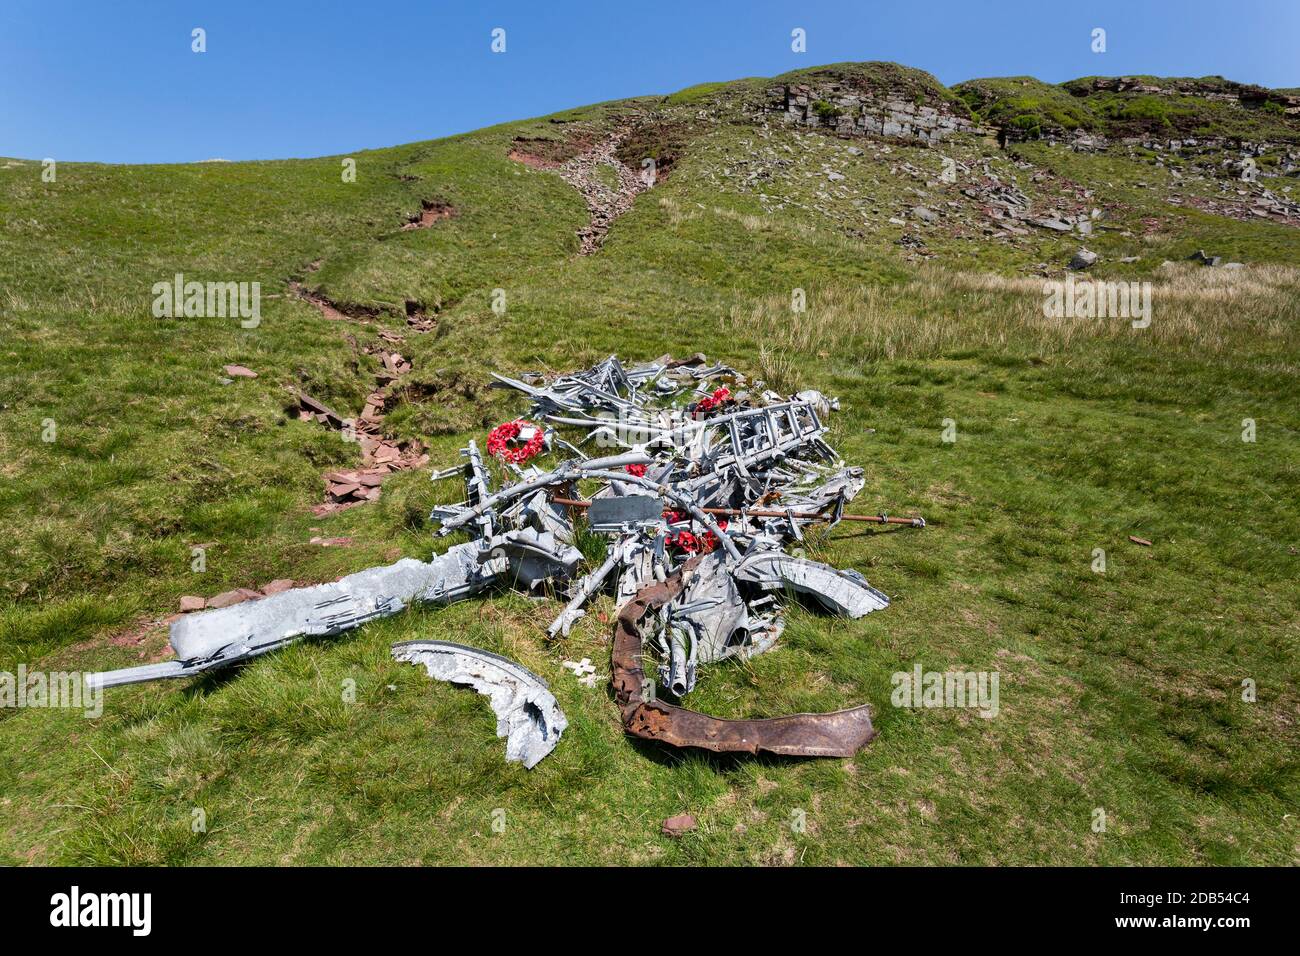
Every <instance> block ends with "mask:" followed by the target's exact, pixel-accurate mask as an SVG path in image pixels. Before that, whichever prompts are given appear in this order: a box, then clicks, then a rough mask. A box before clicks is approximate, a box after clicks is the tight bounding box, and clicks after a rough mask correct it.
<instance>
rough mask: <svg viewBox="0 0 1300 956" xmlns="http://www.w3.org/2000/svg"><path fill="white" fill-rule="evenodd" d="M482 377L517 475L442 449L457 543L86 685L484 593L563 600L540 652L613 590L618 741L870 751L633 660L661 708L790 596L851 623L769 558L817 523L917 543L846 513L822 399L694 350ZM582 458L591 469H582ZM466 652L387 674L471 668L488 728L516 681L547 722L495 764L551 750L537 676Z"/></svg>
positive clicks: (210, 627)
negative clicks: (459, 490) (582, 542)
mask: <svg viewBox="0 0 1300 956" xmlns="http://www.w3.org/2000/svg"><path fill="white" fill-rule="evenodd" d="M493 377H494V378H495V379H496V382H495V384H496V385H497V386H498V387H501V388H506V389H513V390H515V391H518V392H520V393H522V394H523V395H525V396H527V397H528V398H529V399H530V400H531V409H530V410H529V412H528V415H529V416H530V417H531V418H532V419H533V420H534V421H528V420H525V419H517V420H515V421H513V422H510V423H508V425H509V427H502V428H498V429H496V430H494V432H493V437H492V441H491V442H490V443H489V444H490V448H491V449H492V452H493V455H494V456H495V457H496V458H498V459H499V461H500V467H501V468H502V469H504V470H505V472H506V473H507V474H510V475H512V476H513V478H514V479H515V480H513V481H510V482H508V483H506V484H504V485H502V486H500V487H495V488H494V481H493V477H492V473H491V471H490V470H489V468H488V467H487V465H486V463H485V462H484V459H483V456H482V455H481V454H480V452H479V449H478V445H477V443H476V442H474V441H473V440H471V441H470V442H469V444H468V445H467V446H466V447H465V448H464V449H462V452H461V454H462V457H463V458H464V462H463V463H462V464H460V465H458V466H456V467H453V468H449V469H446V470H443V471H439V472H435V473H434V475H433V478H434V480H442V479H446V478H450V477H453V476H459V477H461V478H462V479H463V480H464V483H465V499H464V500H463V501H462V502H460V503H458V504H452V505H440V506H438V507H436V508H434V509H433V511H432V513H431V515H430V517H431V519H432V520H433V521H436V522H437V523H438V524H439V529H438V535H439V536H444V537H445V536H447V535H450V534H452V533H454V532H464V533H465V534H467V535H468V536H469V540H467V541H464V542H461V543H459V544H455V545H453V546H452V547H451V548H449V549H448V550H447V551H446V552H445V553H443V554H442V555H439V556H435V557H434V558H433V559H432V560H431V561H428V562H420V561H415V560H412V559H405V560H403V561H399V562H397V563H396V564H394V565H391V566H388V567H380V568H371V569H369V570H367V571H361V572H359V573H357V574H353V575H349V576H348V577H345V578H343V579H341V580H340V581H338V582H335V583H333V584H324V585H318V586H316V587H311V588H297V589H292V590H288V591H284V592H282V593H280V594H276V595H273V596H270V597H266V598H264V599H262V600H260V601H256V602H249V603H243V604H238V605H235V606H233V607H229V608H221V609H214V610H209V611H205V612H202V613H199V614H194V615H191V616H189V617H186V618H183V619H181V620H179V621H177V622H176V623H174V624H173V625H172V629H171V643H172V647H173V648H174V649H175V651H176V655H177V659H176V660H175V661H171V662H168V663H166V664H158V665H150V666H147V667H140V668H128V669H126V670H122V671H111V672H107V673H104V674H100V675H96V678H95V679H96V681H97V682H98V683H100V684H101V685H102V686H111V685H114V684H124V683H133V682H136V681H140V680H154V679H157V678H163V677H184V676H189V675H192V674H195V673H199V672H201V671H204V670H207V669H210V668H214V667H222V666H226V665H229V664H231V663H234V662H236V661H241V660H246V659H248V658H251V657H255V656H257V655H260V654H263V653H266V652H268V651H271V650H274V649H276V648H279V647H282V646H284V645H286V644H288V643H291V642H293V641H295V640H298V639H299V638H301V637H303V636H307V635H326V636H328V635H333V634H337V633H340V632H342V631H345V630H348V629H350V628H353V627H357V626H358V625H360V624H362V623H364V622H366V621H369V620H373V619H375V618H378V617H385V616H388V615H391V614H395V613H397V612H399V611H401V610H402V609H403V608H405V607H406V606H408V605H409V604H412V603H416V602H434V603H449V602H451V601H456V600H460V599H462V598H465V597H468V596H470V595H473V594H478V593H482V592H483V591H485V590H487V589H489V588H491V587H494V586H509V587H514V588H518V589H521V590H523V591H525V592H528V593H534V594H539V595H547V594H554V593H562V594H563V595H565V596H566V597H567V598H568V602H567V603H566V605H565V607H564V608H563V610H562V611H561V612H560V613H559V615H558V616H557V617H556V618H555V620H554V621H553V623H552V624H551V626H550V628H549V629H548V633H549V634H550V636H551V637H553V638H554V637H557V636H559V635H567V634H568V633H569V630H570V628H571V627H572V626H573V625H574V623H575V622H577V621H578V620H580V619H581V618H582V617H583V615H584V614H585V606H586V605H587V603H588V602H589V601H590V600H591V599H592V598H593V597H594V596H596V595H597V594H599V593H601V592H602V591H604V590H611V591H612V592H613V593H614V596H615V601H616V604H617V608H618V612H619V613H618V619H617V622H616V625H615V635H614V646H613V649H612V663H613V668H612V671H613V673H612V682H613V686H614V692H615V698H616V700H617V701H618V703H619V705H620V707H621V708H622V711H623V722H624V726H625V727H626V729H627V730H628V732H629V733H632V734H634V735H637V736H642V737H647V738H651V739H657V740H661V741H664V742H666V743H669V744H673V745H675V746H692V747H704V748H708V749H711V750H716V751H743V752H750V753H756V752H758V751H760V750H765V751H769V752H773V753H782V754H794V755H802V756H827V755H841V756H843V755H847V754H852V753H853V752H854V751H856V750H857V749H858V748H860V747H862V746H864V745H865V744H866V743H867V742H868V741H870V739H871V738H872V737H873V736H874V731H873V730H872V728H871V721H870V717H869V715H868V708H867V706H866V705H863V706H860V707H856V708H853V709H850V710H846V711H840V712H838V713H836V714H797V715H793V716H790V717H783V718H775V719H772V720H758V721H727V720H720V719H719V718H714V717H709V716H707V715H704V714H698V713H695V712H693V711H689V710H686V709H684V708H681V707H676V706H672V705H669V704H665V703H662V702H660V701H658V700H656V699H655V683H654V682H653V681H651V680H650V679H648V678H647V677H646V675H645V672H644V670H643V668H642V663H641V662H642V658H643V657H647V656H648V657H651V658H653V659H654V660H655V662H656V665H657V666H656V668H655V673H656V676H657V677H658V682H659V684H660V685H661V686H662V687H663V688H664V689H665V690H666V691H667V692H668V693H670V694H671V695H672V696H674V697H676V698H678V699H681V698H683V697H685V696H687V695H688V694H690V692H691V690H692V689H693V688H694V686H695V682H696V679H697V676H698V671H699V668H700V667H701V666H703V665H707V664H710V663H714V662H717V661H721V660H725V659H727V658H730V657H741V658H746V657H750V656H752V655H754V654H760V653H763V652H764V651H766V650H768V649H770V648H771V647H772V646H773V645H774V644H775V643H776V641H777V639H778V638H779V636H780V634H781V630H782V627H783V626H784V616H783V611H784V608H785V606H786V605H787V603H788V602H789V601H790V600H791V599H793V598H794V597H795V596H801V597H804V598H806V599H808V600H809V601H810V602H811V603H813V604H816V605H817V606H819V607H820V608H822V609H824V610H826V611H828V612H830V613H833V614H838V615H842V616H846V617H850V618H858V617H861V616H863V615H865V614H869V613H871V612H872V611H877V610H881V609H883V608H886V607H888V606H889V598H887V597H886V596H885V595H884V594H882V593H881V592H880V591H878V590H876V589H875V588H873V587H872V586H871V585H870V584H868V583H867V581H866V579H865V578H863V577H862V575H860V574H858V573H857V572H856V571H853V570H840V569H836V568H833V567H831V566H829V565H826V564H823V563H821V562H818V561H813V560H810V559H808V558H806V557H802V556H800V555H799V554H791V553H789V552H787V551H786V550H785V549H786V548H787V547H790V546H792V545H793V546H797V545H799V544H800V543H801V542H802V541H803V540H804V531H805V529H806V528H807V527H808V526H809V525H811V524H813V523H817V524H820V525H822V526H826V527H829V526H833V525H834V524H836V523H837V522H839V521H840V520H842V519H844V518H856V519H857V520H877V521H880V522H882V523H886V522H888V523H905V524H913V525H916V526H920V527H924V521H923V520H922V519H920V518H904V519H900V518H890V517H888V516H885V515H881V516H879V517H868V516H852V515H845V513H844V509H845V506H846V505H847V504H848V502H849V501H851V500H852V499H853V498H854V497H855V496H856V495H857V494H858V493H859V492H860V491H861V490H862V487H863V484H864V480H863V472H862V469H861V468H855V467H850V466H847V465H845V463H844V462H843V461H842V460H841V459H840V458H839V456H838V455H837V454H836V452H835V450H834V449H833V448H831V446H830V445H829V444H828V443H827V442H826V440H825V434H826V426H825V424H824V422H823V419H824V418H825V416H827V415H829V414H831V413H832V412H833V411H835V410H837V409H838V407H839V404H838V402H837V401H836V400H835V399H831V398H828V397H827V396H825V395H823V394H821V393H820V392H817V391H813V390H807V391H803V392H799V393H798V394H796V395H793V396H783V395H780V394H777V393H775V392H773V391H770V390H766V389H762V387H761V386H762V383H753V384H752V385H751V383H749V382H748V381H747V380H746V379H745V377H744V376H743V375H742V374H740V373H739V372H737V371H736V370H735V369H733V368H731V367H729V366H726V365H723V364H714V365H710V364H708V362H707V361H706V359H705V358H704V356H702V355H695V356H693V357H691V358H688V359H683V360H679V361H674V360H672V359H671V358H670V357H668V356H664V357H663V358H661V359H658V360H657V361H654V362H650V363H646V364H642V365H636V366H631V367H626V366H624V365H623V364H622V363H621V362H620V361H619V360H618V358H617V357H616V356H611V357H609V358H608V359H606V360H605V361H603V362H600V363H598V364H596V365H595V366H593V367H591V368H589V369H587V370H585V371H582V372H577V373H573V374H567V375H560V376H558V377H554V378H552V379H551V380H549V381H547V380H545V379H543V378H542V377H541V376H538V375H525V376H523V377H522V378H521V379H514V378H507V377H505V376H501V375H494V376H493ZM562 433H563V434H568V435H569V436H570V438H572V439H574V441H570V440H566V439H565V438H564V437H563V435H562ZM584 449H586V450H584ZM596 449H600V450H602V451H605V452H609V453H607V454H601V455H589V454H588V451H594V450H596ZM546 455H550V456H552V457H553V458H554V459H556V460H555V461H554V463H553V464H551V465H550V467H549V470H545V469H543V468H541V467H539V465H538V464H537V463H536V462H537V461H539V460H541V458H542V457H543V456H546ZM562 456H563V457H562ZM579 482H582V483H583V484H584V486H585V487H588V488H590V487H591V486H592V485H593V484H594V485H595V486H596V487H595V490H594V491H593V492H592V493H591V494H590V496H589V497H588V498H586V499H583V498H579V497H577V487H578V483H579ZM580 511H585V514H586V524H587V527H588V529H589V530H590V531H591V532H593V533H595V534H597V535H600V536H602V537H603V538H604V539H605V542H606V551H605V557H604V559H603V560H602V561H600V562H599V564H597V566H595V567H594V568H590V569H587V570H586V573H583V574H580V573H579V568H580V566H581V565H582V564H583V561H584V559H583V555H582V553H581V552H580V551H579V550H578V548H577V547H576V546H575V545H576V532H575V518H576V515H577V513H578V512H580ZM417 645H418V646H417ZM448 648H455V649H456V650H455V653H450V652H449V651H448ZM486 653H487V652H478V651H477V650H476V649H474V648H464V647H463V646H460V645H443V644H441V642H415V643H413V644H406V645H398V646H395V648H394V654H395V655H396V656H398V657H399V659H407V660H416V659H419V660H420V661H421V662H423V663H425V664H426V666H427V667H428V668H429V672H430V674H431V675H433V676H443V677H445V676H446V675H452V676H450V677H448V678H447V679H452V680H459V679H460V678H459V677H457V676H455V675H460V677H463V676H464V675H465V674H467V673H469V672H471V671H472V672H473V674H474V675H476V676H475V679H474V680H469V681H468V682H469V683H472V684H474V686H476V687H478V688H479V689H480V690H481V691H482V692H484V693H490V694H492V695H493V707H494V709H495V710H497V712H498V715H499V716H500V719H501V721H504V722H505V723H506V724H509V723H510V720H509V719H508V718H507V717H506V716H504V715H503V711H504V712H506V713H510V714H514V715H515V716H518V714H520V713H524V711H520V710H519V708H518V707H516V706H515V705H514V703H512V701H514V700H515V696H517V695H515V693H514V692H513V691H512V693H511V694H504V696H502V693H497V692H494V690H493V688H496V691H500V690H501V687H502V686H503V683H502V682H503V680H505V679H506V678H504V677H502V674H503V673H504V672H501V667H502V666H504V665H511V666H512V667H514V668H515V671H517V672H520V673H522V674H523V675H526V677H525V678H521V677H520V673H515V672H510V674H508V675H506V676H507V677H509V681H507V683H509V682H511V681H512V682H514V683H513V684H512V685H511V686H516V687H517V686H519V685H518V682H519V680H523V681H524V682H525V684H527V687H528V688H530V689H529V691H528V693H527V694H524V695H523V696H522V697H520V698H519V700H521V701H524V702H526V703H528V704H529V706H532V707H533V709H532V710H530V711H527V713H528V714H530V715H532V717H535V716H536V714H537V713H538V710H537V706H538V705H537V701H538V700H543V702H544V703H545V700H544V698H542V697H541V694H545V697H546V698H549V703H548V704H547V707H552V708H553V715H552V716H550V717H549V718H548V719H549V723H547V721H546V720H543V721H541V722H538V721H537V720H534V719H532V717H529V719H527V720H524V721H522V722H521V723H518V726H517V727H515V728H514V729H513V730H509V728H507V729H508V731H509V732H510V734H511V743H510V748H511V749H510V751H509V752H510V753H511V754H512V756H511V759H516V758H517V759H521V760H523V762H524V763H525V766H528V767H531V766H533V764H534V763H536V762H537V760H540V759H541V758H542V757H543V756H545V754H546V753H549V752H550V749H551V748H553V747H554V745H555V741H556V740H558V737H559V732H560V731H561V730H562V729H563V727H564V715H563V714H562V713H560V712H559V708H558V706H554V698H553V697H550V695H549V693H548V692H545V690H544V686H545V685H544V684H541V683H540V680H539V679H538V678H536V677H535V675H531V674H529V672H527V671H525V670H523V669H522V668H519V667H518V665H512V664H511V662H509V661H504V665H503V663H502V662H503V660H504V659H500V658H496V657H494V656H492V655H488V656H487V657H486V658H481V659H480V658H474V659H471V657H466V656H465V655H466V654H470V655H473V654H480V655H482V654H486ZM449 654H450V656H449ZM456 655H460V656H459V657H458V656H456ZM484 660H486V661H488V662H489V664H491V666H490V667H489V666H488V665H486V664H483V661H484ZM431 661H432V662H435V663H430V662H431ZM467 661H468V663H467ZM448 662H450V663H448ZM444 664H445V665H446V666H444ZM435 665H436V666H435ZM489 672H491V673H490V674H489ZM485 674H487V675H488V676H484V675H485ZM529 679H531V681H532V683H528V680H529ZM539 688H540V692H538V691H539ZM498 696H501V697H502V700H501V701H498V699H497V698H498ZM507 697H508V698H510V699H509V700H506V698H507ZM498 705H500V706H498ZM520 706H523V705H522V704H521V705H520ZM543 709H545V708H543ZM547 713H550V712H549V711H547ZM501 726H505V724H500V723H499V728H500V727H501ZM530 734H531V736H529V735H530ZM516 738H518V739H516ZM520 755H523V756H520Z"/></svg>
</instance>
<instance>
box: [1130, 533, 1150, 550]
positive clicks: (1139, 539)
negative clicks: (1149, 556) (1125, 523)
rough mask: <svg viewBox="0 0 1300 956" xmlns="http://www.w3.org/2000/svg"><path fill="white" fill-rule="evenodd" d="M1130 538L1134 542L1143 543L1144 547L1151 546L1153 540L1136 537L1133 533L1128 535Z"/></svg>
mask: <svg viewBox="0 0 1300 956" xmlns="http://www.w3.org/2000/svg"><path fill="white" fill-rule="evenodd" d="M1128 539H1129V540H1130V541H1132V542H1133V543H1134V544H1140V545H1142V547H1144V548H1149V547H1151V542H1150V541H1148V540H1147V539H1146V538H1138V537H1135V536H1133V535H1129V536H1128Z"/></svg>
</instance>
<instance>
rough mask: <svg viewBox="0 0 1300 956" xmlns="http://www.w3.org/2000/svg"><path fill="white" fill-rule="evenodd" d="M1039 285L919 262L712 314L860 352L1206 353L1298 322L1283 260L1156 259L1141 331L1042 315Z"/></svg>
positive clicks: (1281, 336)
mask: <svg viewBox="0 0 1300 956" xmlns="http://www.w3.org/2000/svg"><path fill="white" fill-rule="evenodd" d="M1076 281H1086V280H1084V279H1078V280H1076ZM1044 282H1045V280H1044V279H1042V278H1038V277H1022V278H1008V277H1005V276H999V275H993V274H973V273H960V272H951V271H947V270H944V269H942V268H939V267H927V268H923V269H921V270H920V271H919V272H918V273H917V276H916V277H915V278H914V279H913V280H912V281H910V282H908V283H906V284H905V285H902V286H900V287H896V288H890V289H882V288H878V287H871V286H838V285H836V286H824V287H822V288H820V289H811V290H809V291H808V302H807V310H806V311H804V312H794V311H792V309H791V304H790V297H789V296H788V295H773V296H769V297H766V298H763V299H760V300H757V301H756V302H753V303H752V304H750V305H748V306H745V305H738V306H737V307H736V308H733V309H732V311H731V313H730V314H729V315H728V316H726V317H724V319H723V320H722V321H723V325H724V328H726V329H729V330H732V331H737V332H742V333H750V334H753V335H755V336H757V337H759V338H760V339H761V340H762V341H764V342H766V343H768V347H769V348H773V349H778V350H779V349H793V350H798V351H800V352H803V353H808V354H813V355H817V354H819V353H828V352H830V353H835V354H839V355H842V356H843V355H848V356H852V357H855V358H859V359H881V358H883V359H892V358H898V357H910V358H920V357H926V356H935V355H943V354H945V353H947V352H950V351H953V350H960V349H969V348H1009V347H1011V346H1021V347H1023V346H1025V345H1030V346H1031V347H1033V348H1034V349H1036V350H1039V351H1042V352H1044V353H1053V352H1058V351H1061V350H1064V349H1067V348H1069V347H1071V345H1072V344H1073V343H1075V342H1076V341H1077V340H1097V339H1108V340H1116V341H1131V342H1133V343H1134V344H1135V345H1144V346H1147V347H1164V346H1177V347H1182V348H1195V349H1200V350H1204V351H1209V352H1214V353H1219V352H1223V351H1225V350H1228V349H1232V348H1236V347H1249V348H1251V349H1252V350H1259V349H1264V350H1267V349H1268V347H1269V344H1270V343H1277V344H1279V345H1280V344H1282V343H1283V342H1284V341H1287V340H1290V339H1292V338H1293V337H1294V336H1295V335H1296V333H1297V329H1298V328H1300V270H1297V269H1293V268H1288V267H1283V266H1255V267H1249V268H1245V269H1235V270H1223V269H1209V268H1205V267H1201V266H1183V265H1175V266H1169V267H1166V268H1164V269H1162V270H1161V273H1160V277H1159V278H1158V279H1157V280H1156V281H1154V282H1153V284H1152V291H1151V302H1152V316H1151V324H1150V326H1149V327H1147V328H1140V329H1139V328H1133V327H1132V325H1131V323H1130V322H1129V321H1128V320H1127V319H1119V318H1105V319H1097V318H1091V319H1082V318H1067V319H1058V318H1049V317H1047V316H1045V315H1044V314H1043V304H1044V301H1045V298H1046V295H1045V290H1044Z"/></svg>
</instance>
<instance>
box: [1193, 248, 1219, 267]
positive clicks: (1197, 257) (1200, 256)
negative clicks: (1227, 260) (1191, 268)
mask: <svg viewBox="0 0 1300 956" xmlns="http://www.w3.org/2000/svg"><path fill="white" fill-rule="evenodd" d="M1187 258H1188V259H1190V260H1191V261H1192V262H1199V263H1201V264H1202V265H1206V266H1217V265H1218V264H1219V261H1220V257H1219V256H1207V255H1206V254H1205V250H1204V249H1197V250H1196V251H1195V252H1193V253H1192V254H1191V255H1190V256H1188V257H1187Z"/></svg>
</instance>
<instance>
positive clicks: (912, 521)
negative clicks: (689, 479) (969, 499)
mask: <svg viewBox="0 0 1300 956" xmlns="http://www.w3.org/2000/svg"><path fill="white" fill-rule="evenodd" d="M551 500H552V501H553V502H555V503H556V504H557V505H567V506H568V507H570V508H589V507H591V502H590V501H581V500H579V499H577V498H552V499H551ZM700 510H701V511H703V512H704V513H705V514H711V515H722V516H723V517H733V518H734V517H737V516H742V515H743V516H745V517H749V518H799V519H806V520H808V521H817V520H821V519H825V518H826V517H828V516H827V515H824V514H818V513H816V512H799V511H796V512H793V513H791V512H788V511H764V510H761V509H757V508H751V509H748V510H743V511H742V510H741V509H739V508H701V509H700ZM840 520H841V521H872V522H875V523H876V524H905V525H910V526H911V527H913V528H924V527H925V519H924V518H899V517H895V516H894V515H840Z"/></svg>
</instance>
